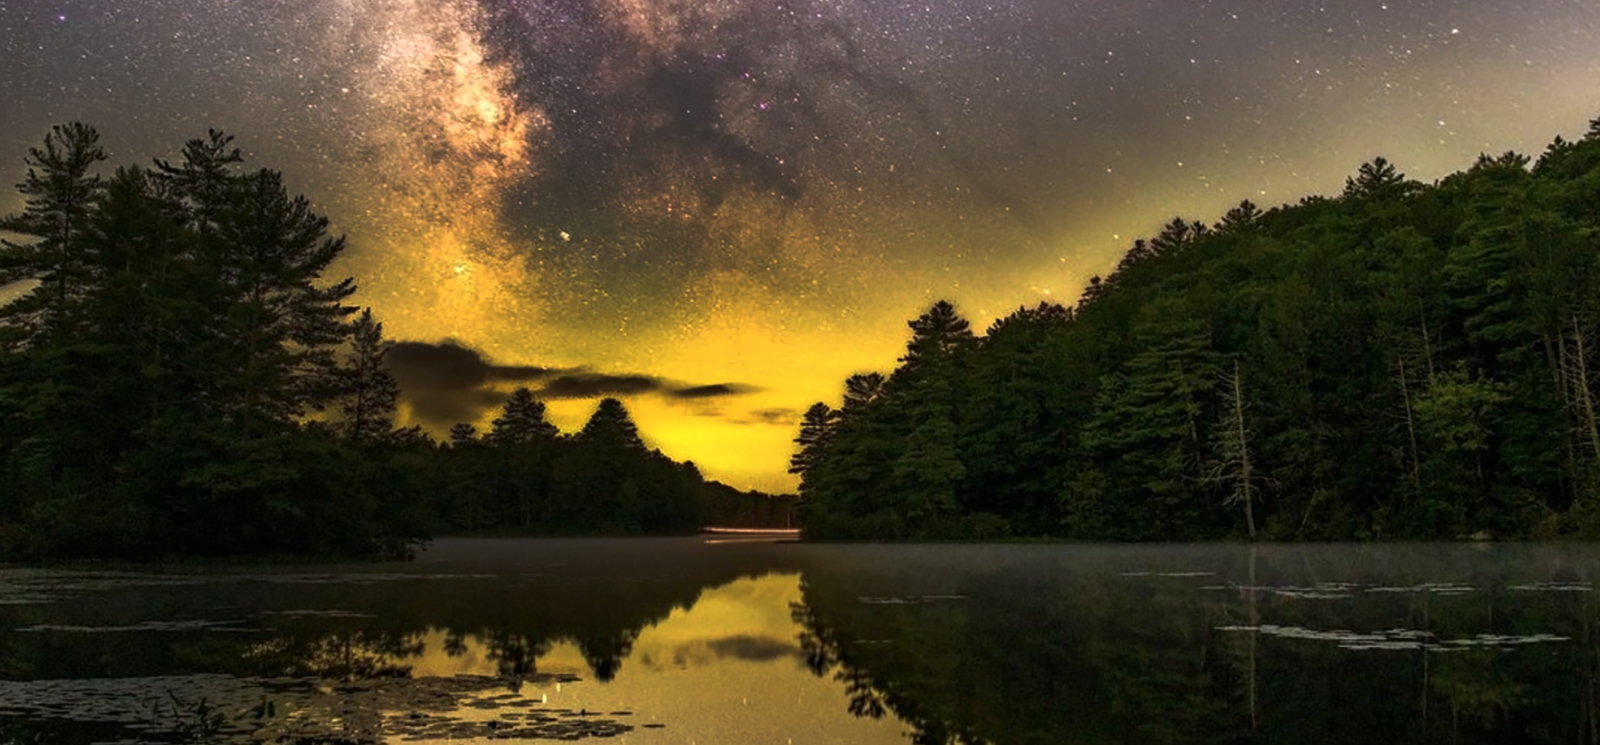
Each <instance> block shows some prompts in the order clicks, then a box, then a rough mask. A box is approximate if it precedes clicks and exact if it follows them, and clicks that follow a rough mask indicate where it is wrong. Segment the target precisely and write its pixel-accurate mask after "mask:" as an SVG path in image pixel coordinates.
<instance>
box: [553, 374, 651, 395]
mask: <svg viewBox="0 0 1600 745" xmlns="http://www.w3.org/2000/svg"><path fill="white" fill-rule="evenodd" d="M663 388H664V386H663V384H662V382H661V380H660V379H659V378H653V377H650V376H648V375H605V374H602V373H576V374H570V375H562V376H559V377H557V378H555V379H553V380H551V381H550V382H549V383H546V384H545V386H544V387H543V388H541V389H539V390H538V391H535V394H536V395H538V396H539V397H540V398H598V397H600V396H632V395H638V394H641V393H654V392H657V391H660V390H662V389H663Z"/></svg>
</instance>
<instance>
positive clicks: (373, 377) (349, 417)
mask: <svg viewBox="0 0 1600 745" xmlns="http://www.w3.org/2000/svg"><path fill="white" fill-rule="evenodd" d="M388 353H389V345H388V344H387V343H386V342H384V340H383V324H382V323H379V322H377V321H375V320H373V318H372V309H371V308H366V309H363V310H362V311H361V316H360V317H359V318H357V319H356V323H355V333H354V335H353V338H352V340H351V347H350V354H349V356H348V359H347V360H346V362H345V364H344V366H343V367H342V368H341V369H340V371H339V372H340V377H341V383H342V385H341V386H340V388H341V390H340V393H341V396H340V400H339V410H340V413H341V414H343V415H344V422H343V430H344V435H345V437H346V438H348V439H350V440H352V441H355V442H377V441H379V440H382V439H384V438H387V437H389V436H390V434H391V433H392V432H393V430H394V413H395V403H396V400H397V398H398V397H399V394H400V387H399V385H398V384H396V383H395V380H394V375H392V374H391V373H390V372H389V369H388V367H387V366H386V365H385V364H384V357H385V356H387V355H388Z"/></svg>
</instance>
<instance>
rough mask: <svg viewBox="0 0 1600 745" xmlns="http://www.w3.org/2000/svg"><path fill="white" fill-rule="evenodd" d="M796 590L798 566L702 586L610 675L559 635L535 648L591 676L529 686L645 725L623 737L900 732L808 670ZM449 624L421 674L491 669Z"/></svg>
mask: <svg viewBox="0 0 1600 745" xmlns="http://www.w3.org/2000/svg"><path fill="white" fill-rule="evenodd" d="M799 601H800V577H799V575H795V574H770V575H767V576H765V577H762V578H760V579H741V580H738V581H735V582H731V583H729V584H726V585H723V586H721V587H718V588H714V589H709V590H706V591H704V592H703V593H701V595H700V598H699V600H697V601H695V603H694V607H693V608H691V609H689V610H683V609H681V608H680V609H675V610H673V611H672V614H671V615H670V616H668V617H667V618H666V619H665V620H663V621H661V622H660V623H657V624H655V625H653V626H650V627H647V628H645V629H644V630H643V631H641V632H640V633H639V637H638V639H637V640H636V641H635V642H634V645H633V650H632V652H631V653H630V654H629V655H628V657H627V658H625V659H624V660H623V661H622V665H621V667H620V669H619V671H618V672H617V676H616V678H615V679H613V680H612V681H611V682H609V683H600V682H598V681H595V680H593V675H592V674H591V672H590V670H589V666H588V664H587V663H585V662H584V660H583V655H582V653H581V652H580V651H579V650H578V647H577V645H575V644H572V643H570V642H562V643H558V644H556V645H554V646H553V647H552V648H551V650H550V652H549V653H548V654H546V655H544V656H543V657H540V658H539V660H538V669H539V671H540V672H542V673H573V674H576V675H579V676H581V677H582V678H583V679H584V680H583V681H581V682H578V683H567V684H563V685H560V686H557V685H555V684H549V685H548V686H546V687H540V686H539V685H537V684H530V685H529V686H525V687H524V689H523V691H522V692H523V695H524V696H530V697H533V698H538V696H539V694H541V693H543V694H545V695H547V696H548V706H550V707H560V708H567V709H588V710H589V711H598V712H611V711H621V710H626V711H631V712H633V715H632V716H627V717H616V719H617V720H618V721H620V722H623V723H627V724H632V725H634V726H636V727H637V726H638V725H641V724H645V723H650V722H659V723H662V724H665V725H666V727H665V728H664V729H660V730H646V729H636V730H635V731H633V732H632V733H629V734H628V735H626V736H624V737H621V738H618V741H619V742H662V743H666V742H672V743H684V742H699V743H752V744H754V743H779V744H784V743H790V742H796V743H799V742H804V743H865V744H870V743H884V744H885V745H888V744H890V743H896V744H898V743H904V742H905V736H904V732H905V729H904V727H903V726H902V725H901V724H900V723H899V722H897V721H895V720H894V718H893V717H892V716H889V717H886V718H885V719H884V720H882V721H873V720H870V719H857V718H855V717H853V716H851V715H850V713H849V711H848V710H847V707H848V705H849V701H848V699H847V698H846V696H845V694H844V689H843V686H842V685H841V684H839V683H837V682H835V681H833V680H832V679H830V678H818V677H816V676H815V675H812V674H811V672H810V670H808V669H807V668H806V667H805V666H804V665H803V663H802V661H801V659H800V658H799V656H798V655H799V647H798V644H797V641H796V637H797V636H798V634H799V632H800V628H799V626H797V625H796V624H795V623H794V621H793V620H791V619H790V617H789V604H790V603H797V602H799ZM443 648H444V633H443V632H433V633H430V634H429V635H428V636H427V638H426V651H424V652H423V655H422V656H421V657H420V658H418V659H415V660H407V661H406V664H410V665H412V666H413V667H412V674H413V675H415V676H419V677H420V676H452V675H494V674H495V666H494V661H493V660H491V659H489V656H488V650H487V649H486V648H485V647H484V645H483V643H482V642H481V641H479V640H478V639H476V638H469V639H468V640H467V649H466V651H465V652H464V653H463V654H461V655H459V656H455V657H451V656H448V655H446V654H445V652H444V651H443Z"/></svg>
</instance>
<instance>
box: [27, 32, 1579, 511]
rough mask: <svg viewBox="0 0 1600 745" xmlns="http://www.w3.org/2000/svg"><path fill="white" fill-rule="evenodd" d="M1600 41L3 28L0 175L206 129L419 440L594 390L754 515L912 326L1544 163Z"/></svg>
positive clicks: (984, 319) (1498, 35) (563, 412)
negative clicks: (1273, 215)
mask: <svg viewBox="0 0 1600 745" xmlns="http://www.w3.org/2000/svg"><path fill="white" fill-rule="evenodd" d="M1596 50H1600V4H1597V3H1595V2H1593V0H1338V1H1337V2H1319V1H1317V0H917V1H916V2H911V1H909V0H0V104H3V105H0V159H6V160H0V163H6V162H9V164H10V165H0V175H4V174H11V176H9V178H11V179H12V180H11V181H8V182H7V183H14V182H15V181H16V180H19V179H20V176H21V174H22V163H21V159H22V156H23V154H24V153H25V151H26V148H27V147H28V146H30V145H33V144H36V143H38V142H39V141H40V140H41V139H42V137H43V136H44V134H45V133H46V132H47V131H48V128H49V126H50V125H52V124H56V123H60V122H64V121H71V120H80V121H85V122H88V123H90V124H93V125H95V126H96V127H98V128H99V129H100V130H101V133H102V135H103V142H104V144H105V145H106V146H107V148H108V150H109V151H110V152H111V155H112V160H113V162H115V163H139V162H148V161H147V159H148V158H151V157H165V158H170V157H173V156H174V155H175V154H176V152H177V150H178V148H180V147H181V145H182V143H183V142H184V141H185V140H187V139H189V138H192V137H196V136H200V135H202V134H203V133H204V132H205V131H206V129H207V128H219V129H223V130H226V131H228V132H230V133H232V134H234V135H235V136H236V137H237V141H236V142H237V144H238V145H240V146H241V147H242V148H243V149H244V150H245V153H246V155H247V158H248V159H249V164H250V165H252V166H256V167H268V168H273V169H276V170H280V171H282V172H283V173H284V174H285V178H286V181H287V182H288V184H289V185H290V188H291V189H292V190H293V191H296V192H302V193H304V194H306V195H307V196H308V197H309V198H311V199H312V200H313V201H314V203H315V204H316V207H317V209H318V210H319V211H320V212H322V213H323V214H326V215H327V216H328V217H329V218H330V219H331V220H332V221H333V223H334V225H335V226H336V230H337V231H338V232H341V233H344V234H346V235H348V238H349V249H348V250H347V252H346V255H345V256H344V257H343V258H342V259H341V263H340V264H339V265H338V267H337V269H338V271H339V273H340V276H343V275H345V274H349V275H354V276H355V277H356V279H357V281H358V283H359V284H360V286H361V291H360V293H359V295H358V296H357V297H356V301H357V302H358V303H360V304H362V305H367V306H371V307H372V308H373V310H374V312H375V314H376V315H377V316H378V317H379V318H380V319H381V320H382V321H383V322H384V327H385V332H386V334H387V336H388V337H389V338H391V339H393V340H396V341H399V342H402V343H401V344H398V345H397V346H396V347H395V349H394V352H393V353H392V361H393V366H394V368H395V372H396V375H397V376H398V377H400V378H401V383H402V385H403V387H404V388H405V391H406V398H405V400H404V402H403V405H402V415H403V418H404V419H406V420H407V421H408V422H410V421H415V422H420V423H423V424H426V425H428V426H430V427H433V428H435V431H442V428H445V427H448V425H449V424H450V423H451V422H454V421H477V422H479V423H480V425H482V424H484V423H486V420H487V419H488V418H490V417H491V416H492V411H493V409H494V408H495V407H496V406H497V405H498V403H499V402H501V401H503V400H504V397H505V395H506V393H507V392H508V391H509V390H511V389H513V388H515V387H517V386H527V387H529V388H532V389H534V390H536V391H540V392H541V396H542V397H543V398H544V399H545V400H546V401H547V402H548V404H549V406H550V412H551V415H552V419H553V420H554V421H555V422H556V423H557V424H558V425H559V426H561V427H562V428H563V429H566V430H569V431H570V430H573V429H575V428H577V427H580V426H581V425H582V423H583V421H584V420H585V419H586V418H587V416H588V415H589V413H590V412H592V411H593V407H594V404H595V400H596V397H598V396H604V395H614V396H617V397H620V398H622V399H623V400H624V401H625V402H626V403H627V404H628V406H629V408H630V410H631V411H632V412H633V414H634V416H635V419H636V420H637V421H638V422H639V425H640V428H641V430H642V432H643V434H644V435H645V437H646V439H647V440H648V441H649V442H651V443H652V444H653V445H655V446H657V447H660V448H661V449H662V450H663V451H665V452H666V453H667V454H669V455H671V456H673V457H675V458H679V459H691V460H694V461H695V462H696V463H697V464H698V465H699V466H700V467H701V469H702V470H703V471H704V472H705V473H706V474H707V475H708V476H711V477H714V478H718V479H721V480H724V481H727V482H728V483H731V484H734V485H736V486H740V487H755V488H764V489H769V490H780V491H781V490H788V489H791V488H792V486H793V482H792V480H791V477H789V476H787V475H786V474H785V473H784V469H785V467H786V464H787V460H788V457H789V454H790V453H791V452H792V449H793V446H792V444H791V440H792V438H793V437H794V436H795V433H796V429H797V422H798V419H799V414H800V412H801V411H802V410H804V408H805V407H806V406H808V405H809V404H810V403H812V402H814V401H827V402H829V403H837V401H838V398H839V393H840V389H841V386H842V381H843V379H844V378H845V377H847V376H848V375H850V374H852V373H855V372H862V371H868V370H880V371H887V370H888V369H890V368H892V367H893V365H894V362H895V359H896V357H897V356H898V355H899V354H900V352H901V351H902V350H903V345H904V343H905V340H906V337H907V334H908V331H907V329H906V326H905V321H906V320H908V319H910V318H912V317H915V316H916V315H917V314H918V313H920V312H921V311H922V310H924V309H925V308H926V307H927V306H928V305H930V304H931V303H932V302H933V301H935V300H937V299H940V298H948V299H950V300H952V301H954V302H955V303H956V304H957V307H958V309H959V310H960V311H961V312H962V313H963V314H964V315H965V316H967V317H968V318H969V319H971V320H972V321H973V324H974V327H975V328H977V329H980V330H981V329H983V328H985V327H986V326H987V325H988V323H990V322H991V321H992V320H993V319H995V318H997V317H999V316H1002V315H1004V314H1006V313H1008V312H1010V311H1011V310H1014V309H1015V308H1017V307H1018V306H1020V305H1024V304H1026V305H1032V304H1035V303H1037V302H1038V301H1040V300H1056V301H1062V302H1067V303H1070V302H1072V301H1073V300H1074V299H1075V298H1076V297H1077V295H1078V292H1079V291H1080V290H1081V288H1082V287H1083V286H1084V284H1085V283H1086V282H1087V280H1088V278H1089V277H1090V276H1092V275H1095V274H1100V273H1104V272H1106V271H1108V270H1109V269H1110V268H1111V266H1113V265H1114V264H1115V262H1116V260H1117V258H1119V256H1120V255H1121V253H1122V251H1124V250H1125V249H1126V247H1127V246H1128V245H1129V244H1130V243H1131V242H1132V240H1133V239H1134V238H1137V237H1142V236H1147V235H1150V234H1153V233H1154V232H1156V231H1157V230H1158V229H1159V226H1160V225H1161V224H1163V223H1165V222H1166V221H1168V220H1169V219H1171V218H1172V217H1174V216H1178V215H1182V216H1184V217H1187V218H1190V219H1200V220H1205V221H1207V222H1211V221H1214V220H1215V219H1216V218H1217V217H1218V216H1219V215H1220V214H1221V213H1222V212H1223V211H1225V210H1226V209H1227V208H1228V207H1230V206H1232V205H1234V204H1237V203H1238V202H1239V201H1240V200H1242V199H1250V200H1252V201H1255V202H1256V203H1257V204H1260V205H1262V206H1272V205H1276V204H1281V203H1285V202H1293V201H1296V200H1298V199H1299V198H1300V197H1302V196H1305V195H1308V194H1331V193H1336V192H1337V191H1338V190H1339V189H1340V188H1341V187H1342V185H1343V182H1344V179H1345V177H1346V176H1348V175H1349V174H1351V173H1354V172H1355V170H1356V168H1357V167H1358V166H1359V165H1360V164H1361V163H1362V162H1365V161H1367V160H1370V159H1371V158H1372V157H1373V156H1376V155H1384V156H1386V157H1388V158H1389V159H1390V160H1393V161H1395V162H1396V163H1397V164H1398V165H1399V166H1400V167H1401V169H1402V170H1403V171H1405V172H1406V173H1407V174H1408V175H1410V176H1412V177H1413V178H1418V179H1421V180H1424V181H1432V180H1434V179H1437V178H1439V177H1441V176H1443V175H1445V174H1447V173H1450V172H1452V171H1456V170H1460V169H1462V168H1465V167H1466V166H1468V165H1470V164H1471V162H1472V159H1473V158H1474V157H1476V156H1477V155H1478V154H1479V153H1481V152H1490V153H1499V152H1503V151H1506V150H1518V151H1521V152H1525V153H1532V154H1537V153H1539V152H1541V151H1542V150H1543V148H1544V147H1545V145H1546V144H1548V142H1549V141H1550V140H1551V139H1553V138H1554V137H1555V136H1556V135H1562V136H1565V137H1568V138H1573V137H1576V136H1579V135H1581V134H1582V133H1583V132H1584V131H1585V130H1586V129H1587V122H1588V121H1589V120H1590V119H1592V118H1595V117H1596V116H1600V52H1597V51H1596ZM6 154H9V155H6ZM21 206H22V205H21V201H20V199H19V198H18V197H17V196H16V194H15V193H14V192H7V193H5V194H3V195H0V213H5V212H14V211H16V210H18V209H20V208H21Z"/></svg>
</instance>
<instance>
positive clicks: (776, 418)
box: [744, 409, 803, 424]
mask: <svg viewBox="0 0 1600 745" xmlns="http://www.w3.org/2000/svg"><path fill="white" fill-rule="evenodd" d="M802 414H803V412H801V411H800V410H799V409H757V410H755V411H752V412H750V419H748V420H746V421H745V422H744V423H746V424H796V423H797V422H799V421H800V417H801V415H802Z"/></svg>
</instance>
